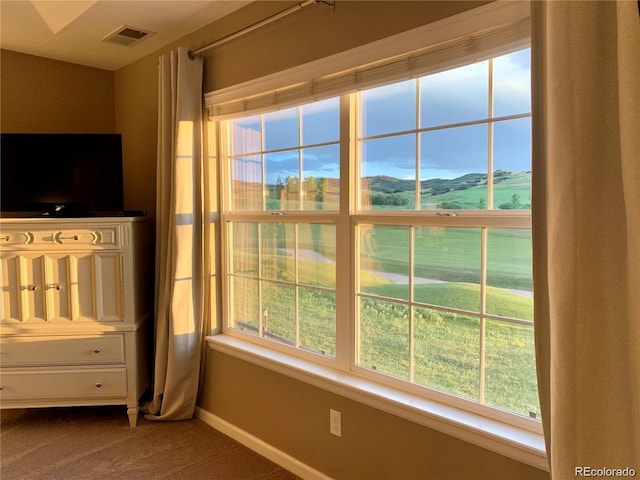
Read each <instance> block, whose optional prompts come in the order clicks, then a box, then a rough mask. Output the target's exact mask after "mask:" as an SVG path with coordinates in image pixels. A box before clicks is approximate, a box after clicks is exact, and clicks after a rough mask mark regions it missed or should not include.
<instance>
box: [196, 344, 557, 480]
mask: <svg viewBox="0 0 640 480" xmlns="http://www.w3.org/2000/svg"><path fill="white" fill-rule="evenodd" d="M205 371H206V374H205V376H204V385H203V388H202V396H201V401H200V404H201V406H202V407H203V408H204V409H206V410H208V411H210V412H212V413H214V414H215V415H217V416H219V417H221V418H223V419H225V420H226V421H228V422H230V423H232V424H234V425H236V426H237V427H239V428H241V429H243V430H246V431H248V432H250V433H251V434H253V435H255V436H256V437H258V438H261V439H263V440H264V441H266V442H267V443H269V444H270V445H273V446H274V447H276V448H278V449H280V450H282V451H284V452H286V453H288V454H289V455H291V456H293V457H295V458H296V459H298V460H300V461H302V462H303V463H305V464H307V465H310V466H312V467H314V468H315V469H316V470H319V471H321V472H323V473H325V474H327V475H329V476H330V477H332V478H335V479H345V480H355V479H358V480H360V479H366V480H377V479H379V480H392V479H393V480H403V479H407V480H408V479H411V480H413V479H415V480H418V479H420V480H467V479H468V480H548V479H549V476H548V474H547V473H546V472H543V471H541V470H538V469H536V468H533V467H529V466H527V465H523V464H521V463H519V462H516V461H514V460H511V459H508V458H506V457H503V456H500V455H498V454H495V453H492V452H489V451H487V450H484V449H482V448H480V447H476V446H474V445H471V444H468V443H465V442H463V441H462V440H458V439H456V438H453V437H450V436H448V435H445V434H442V433H439V432H436V431H434V430H430V429H428V428H425V427H422V426H420V425H416V424H415V423H412V422H410V421H407V420H403V419H400V418H398V417H396V416H393V415H390V414H387V413H384V412H381V411H379V410H376V409H374V408H371V407H368V406H365V405H362V404H359V403H357V402H355V401H352V400H349V399H347V398H344V397H340V396H338V395H334V394H332V393H329V392H326V391H324V390H321V389H319V388H316V387H313V386H311V385H307V384H305V383H302V382H299V381H296V380H293V379H291V378H288V377H286V376H283V375H280V374H278V373H275V372H272V371H270V370H266V369H264V368H260V367H257V366H255V365H252V364H250V363H247V362H244V361H242V360H238V359H236V358H234V357H231V356H229V355H225V354H222V353H219V352H214V351H212V350H209V351H208V355H207V362H206V366H205ZM330 408H332V409H334V410H338V411H339V412H341V413H342V437H340V438H338V437H335V436H333V435H331V434H330V433H329V409H330Z"/></svg>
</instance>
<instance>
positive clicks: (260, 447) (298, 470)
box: [196, 407, 331, 480]
mask: <svg viewBox="0 0 640 480" xmlns="http://www.w3.org/2000/svg"><path fill="white" fill-rule="evenodd" d="M196 417H197V418H199V419H200V420H202V421H203V422H204V423H206V424H207V425H209V426H210V427H213V428H215V429H216V430H218V431H220V432H222V433H224V434H225V435H227V436H229V437H231V438H233V439H234V440H236V441H237V442H240V443H241V444H242V445H244V446H245V447H247V448H250V449H251V450H253V451H254V452H256V453H258V454H259V455H262V456H263V457H266V458H268V459H269V460H271V461H272V462H274V463H276V464H278V465H280V466H281V467H282V468H285V469H287V470H289V471H290V472H291V473H293V474H295V475H298V476H299V477H301V478H303V479H305V480H331V477H329V476H327V475H325V474H324V473H322V472H319V471H318V470H316V469H314V468H311V467H310V466H309V465H306V464H304V463H302V462H301V461H300V460H298V459H296V458H293V457H292V456H291V455H288V454H286V453H284V452H283V451H281V450H278V449H277V448H275V447H273V446H272V445H269V444H268V443H266V442H265V441H263V440H261V439H259V438H258V437H256V436H254V435H251V434H250V433H249V432H246V431H244V430H242V429H240V428H238V427H236V426H235V425H233V424H231V423H229V422H227V421H226V420H223V419H222V418H220V417H218V416H217V415H214V414H213V413H211V412H208V411H207V410H204V409H202V408H200V407H196Z"/></svg>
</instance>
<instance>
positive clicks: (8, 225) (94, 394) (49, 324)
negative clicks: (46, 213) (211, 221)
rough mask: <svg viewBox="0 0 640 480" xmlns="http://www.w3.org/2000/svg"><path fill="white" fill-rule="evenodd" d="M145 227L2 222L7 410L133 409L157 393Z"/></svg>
mask: <svg viewBox="0 0 640 480" xmlns="http://www.w3.org/2000/svg"><path fill="white" fill-rule="evenodd" d="M150 224H151V222H149V221H148V220H147V219H145V218H144V217H124V218H120V217H108V218H95V217H94V218H67V219H60V218H44V219H30V218H25V219H22V218H21V219H6V218H4V219H1V220H0V286H1V288H2V292H1V295H0V315H1V318H0V407H1V408H25V407H50V406H78V405H126V406H127V414H128V415H129V422H130V424H131V426H135V425H136V422H137V418H138V409H139V408H138V402H139V400H140V397H141V395H142V394H143V393H144V392H145V390H146V389H147V387H148V385H149V368H148V366H149V352H150V342H151V337H152V334H153V331H152V330H153V327H152V321H151V317H152V311H153V300H152V299H153V290H154V278H153V275H152V268H151V266H152V265H151V262H152V258H153V257H152V244H151V242H152V236H151V235H150V233H151V232H150V230H149V229H150Z"/></svg>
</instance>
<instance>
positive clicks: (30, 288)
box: [24, 285, 38, 292]
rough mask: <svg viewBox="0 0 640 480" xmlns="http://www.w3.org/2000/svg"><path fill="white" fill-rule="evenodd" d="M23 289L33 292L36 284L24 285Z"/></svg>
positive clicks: (36, 288)
mask: <svg viewBox="0 0 640 480" xmlns="http://www.w3.org/2000/svg"><path fill="white" fill-rule="evenodd" d="M24 289H25V290H29V291H30V292H35V291H36V290H38V286H37V285H25V286H24Z"/></svg>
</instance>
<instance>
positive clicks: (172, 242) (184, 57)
mask: <svg viewBox="0 0 640 480" xmlns="http://www.w3.org/2000/svg"><path fill="white" fill-rule="evenodd" d="M158 87H159V92H158V93H159V94H158V159H157V187H156V188H157V193H156V205H157V208H156V210H157V217H156V329H155V330H156V332H155V364H154V382H153V383H154V391H153V399H152V401H151V403H150V404H149V406H148V410H149V413H150V414H149V415H147V418H150V419H154V420H183V419H188V418H192V417H193V413H194V410H195V405H196V398H197V394H198V383H199V372H200V363H201V354H202V348H201V347H202V337H203V328H204V326H203V323H204V320H203V311H204V309H203V301H204V299H203V295H204V291H205V290H204V273H203V271H204V265H205V263H204V258H203V200H202V197H203V191H202V183H203V182H202V166H203V156H202V153H203V145H202V143H203V141H202V136H203V130H202V128H203V124H202V59H201V58H196V59H194V60H191V59H189V57H188V52H187V50H186V49H178V50H176V51H173V52H171V53H170V54H167V55H163V56H162V57H160V66H159V85H158Z"/></svg>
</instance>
